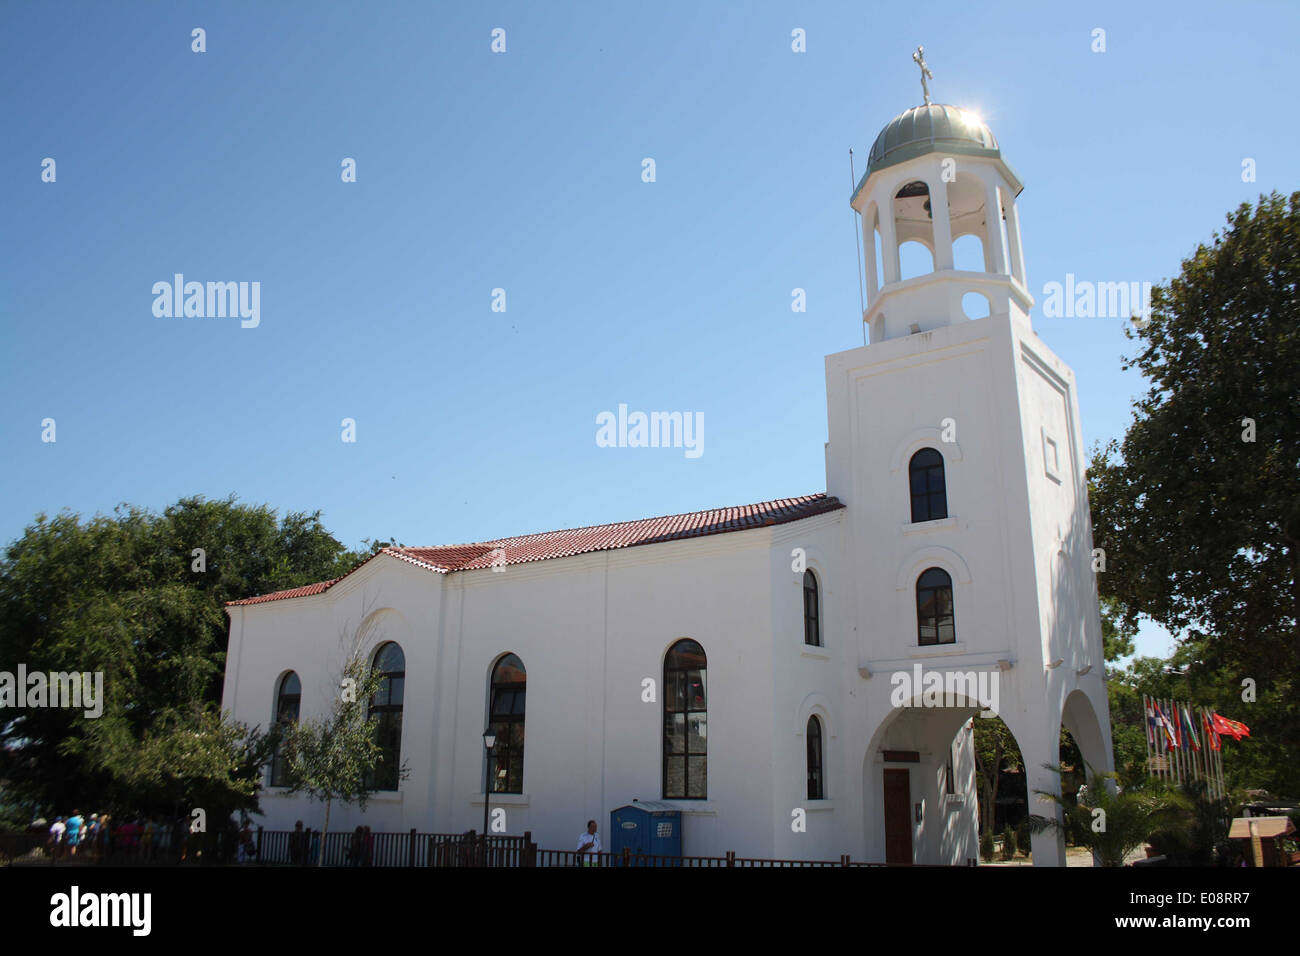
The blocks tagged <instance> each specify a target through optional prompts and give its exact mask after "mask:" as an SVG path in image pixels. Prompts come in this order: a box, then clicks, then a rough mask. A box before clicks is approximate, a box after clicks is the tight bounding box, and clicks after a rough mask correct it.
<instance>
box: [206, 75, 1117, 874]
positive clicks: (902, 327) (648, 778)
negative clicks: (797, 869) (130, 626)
mask: <svg viewBox="0 0 1300 956" xmlns="http://www.w3.org/2000/svg"><path fill="white" fill-rule="evenodd" d="M1021 189H1022V186H1021V182H1020V179H1019V178H1018V177H1017V175H1016V174H1015V173H1014V172H1013V171H1012V169H1011V168H1010V167H1009V166H1008V165H1007V163H1006V162H1005V161H1004V159H1003V156H1002V153H1001V150H1000V149H999V147H998V144H997V141H996V140H995V139H994V137H993V134H992V133H991V132H990V130H989V128H988V127H987V126H986V125H985V124H984V123H983V122H982V121H981V120H980V119H979V118H978V117H977V116H975V115H973V114H972V113H969V112H966V111H963V110H961V109H958V108H955V107H952V106H942V105H931V103H930V102H929V95H928V93H927V95H926V103H925V105H922V106H917V107H914V108H912V109H909V110H907V111H906V112H904V113H902V114H900V115H899V116H898V117H896V118H895V119H893V120H892V121H891V122H890V123H889V124H888V125H887V126H886V127H885V128H884V129H883V130H882V131H881V133H880V135H879V136H878V137H877V138H876V140H875V144H874V146H873V147H872V149H871V153H870V157H869V161H868V166H867V169H866V172H865V174H864V175H863V177H862V180H861V182H860V183H859V184H858V186H857V188H856V190H855V191H854V193H853V196H852V198H851V203H852V207H853V209H854V210H856V211H857V213H859V214H860V216H861V224H862V238H863V240H864V245H865V251H866V262H865V267H866V278H867V290H868V301H867V307H866V311H865V312H864V314H863V321H864V322H865V323H866V326H867V329H868V330H869V331H870V344H869V345H866V346H863V347H861V348H853V349H849V350H848V351H844V352H838V353H836V354H834V355H829V356H827V357H826V359H825V363H826V392H827V421H828V437H829V441H828V442H827V445H826V491H825V493H817V494H810V495H806V496H803V497H797V498H786V499H780V500H776V501H767V502H761V503H758V504H749V505H741V506H737V507H732V508H719V509H715V510H709V511H700V512H695V513H692V514H682V515H672V516H667V517H661V518H649V519H643V520H639V521H629V522H625V523H620V524H610V525H600V526H596V527H587V528H577V529H572V530H565V531H553V532H548V533H545V534H528V535H522V536H520V537H514V538H505V539H502V540H496V541H484V542H480V543H477V544H463V545H450V546H442V547H429V548H407V547H392V548H386V549H384V550H382V551H381V552H379V553H378V554H376V555H375V556H374V557H372V558H371V559H370V560H368V561H366V562H365V563H363V564H362V565H360V566H359V567H357V568H356V569H354V570H353V571H351V572H350V573H348V574H347V575H345V576H344V577H342V578H339V579H337V580H334V581H328V582H322V583H320V584H314V585H311V586H308V587H302V588H296V589H294V590H290V591H284V592H280V593H276V594H268V595H263V596H260V597H255V598H250V599H247V600H242V601H235V602H232V603H231V605H230V606H229V607H228V613H229V616H230V641H229V650H228V656H227V662H226V675H225V687H224V702H223V705H224V707H225V708H226V709H227V710H228V711H230V713H231V715H232V716H233V717H234V719H236V720H238V721H241V722H243V723H246V724H249V725H260V726H262V727H266V726H268V725H269V724H270V723H271V722H272V721H274V720H275V719H277V718H279V717H283V718H285V719H291V718H293V717H300V718H309V717H315V716H319V715H322V714H324V713H326V712H328V711H329V710H330V708H331V706H332V703H333V700H334V699H335V697H336V695H337V694H338V693H339V690H338V686H339V685H338V680H339V674H340V668H341V666H342V664H343V660H344V657H345V655H346V654H347V652H348V647H349V643H348V642H349V640H353V639H359V640H360V641H361V642H362V643H363V644H364V650H365V653H366V654H367V655H368V656H369V658H370V659H371V660H372V661H373V662H374V665H375V666H377V667H378V668H379V669H380V670H382V671H383V672H384V673H385V675H386V679H385V687H384V690H383V692H382V693H381V694H380V696H379V698H378V699H377V700H376V702H375V709H376V710H377V711H378V713H379V717H380V721H381V728H382V733H383V742H384V745H385V747H386V748H387V750H388V752H389V753H390V754H394V755H399V756H400V760H401V762H402V763H404V764H405V765H406V766H407V767H408V768H409V774H408V775H407V776H406V778H405V779H402V780H400V781H399V780H397V779H395V775H393V774H392V773H391V770H392V767H393V764H392V762H390V763H388V764H387V765H386V770H385V771H384V772H382V773H381V774H380V777H381V779H380V780H379V785H380V787H381V790H380V791H379V792H378V793H377V794H375V796H374V797H373V798H372V800H371V802H370V805H369V807H368V809H367V810H366V812H365V813H364V814H362V813H361V812H360V811H358V810H357V809H356V808H354V807H353V808H349V807H338V806H337V805H336V806H335V808H334V811H333V814H332V821H331V829H332V830H333V829H340V828H341V829H350V828H352V827H354V826H356V825H359V824H363V823H364V824H365V825H369V826H370V827H371V828H372V829H373V830H375V831H405V830H409V829H411V828H415V829H417V830H419V831H421V832H444V833H445V832H463V831H465V830H468V829H470V828H475V829H478V828H481V827H482V821H483V810H484V799H485V796H484V791H485V789H486V790H487V791H489V792H488V794H487V796H488V799H489V800H490V806H491V808H492V809H493V810H497V809H502V810H504V811H505V817H504V826H505V831H506V832H508V833H512V834H521V833H523V832H524V831H526V830H528V831H532V834H533V839H534V841H535V842H536V843H537V844H538V845H539V846H541V847H543V848H547V849H572V848H573V845H574V841H575V838H576V835H577V834H578V833H579V832H581V831H582V830H583V829H584V828H585V824H586V821H587V820H588V819H590V818H595V819H596V820H597V822H598V824H599V826H600V832H601V834H602V838H603V839H604V840H605V841H606V846H608V845H609V834H608V832H607V831H608V827H609V819H610V817H609V814H610V811H611V810H613V809H615V808H618V807H621V806H624V805H626V804H629V803H631V802H632V801H634V800H638V801H643V802H644V801H656V802H659V803H667V804H671V805H672V806H673V807H676V808H678V809H680V810H681V812H682V837H683V839H682V851H683V853H685V854H688V855H702V856H721V855H723V854H725V853H726V852H727V851H735V852H736V853H737V855H738V856H742V857H765V858H784V859H804V860H808V859H822V860H836V859H839V857H840V855H841V854H849V855H850V856H851V857H852V858H853V859H854V860H866V861H873V862H897V863H950V864H964V863H966V862H967V861H969V860H972V859H976V858H978V855H979V854H978V847H977V842H978V840H977V798H976V783H975V766H974V756H973V749H972V738H973V731H972V727H973V724H974V722H975V721H976V720H979V719H981V718H980V717H979V714H980V712H981V711H984V710H993V711H996V713H997V714H998V715H999V716H1000V717H1001V718H1002V719H1003V720H1004V721H1005V722H1006V724H1007V725H1008V727H1009V728H1010V730H1011V732H1012V733H1013V734H1014V736H1015V738H1016V740H1017V742H1018V744H1019V746H1020V748H1021V750H1022V752H1023V754H1024V757H1025V763H1026V766H1027V784H1028V792H1029V793H1030V794H1031V805H1030V811H1031V812H1033V813H1038V814H1045V815H1050V814H1051V813H1052V812H1053V811H1052V809H1051V808H1050V805H1049V804H1046V803H1042V802H1038V801H1036V800H1035V799H1034V798H1033V797H1032V793H1033V791H1034V790H1053V789H1055V788H1057V787H1058V786H1059V781H1058V778H1057V777H1056V775H1055V774H1053V773H1051V772H1050V771H1048V770H1046V769H1044V768H1043V765H1044V764H1056V763H1058V762H1059V750H1058V741H1059V732H1060V728H1061V726H1062V725H1064V726H1065V727H1066V728H1068V729H1069V730H1070V732H1071V733H1072V734H1073V736H1074V738H1075V740H1076V741H1077V743H1078V744H1079V747H1080V749H1081V751H1082V754H1083V756H1084V758H1085V760H1087V761H1088V762H1089V763H1090V764H1091V765H1092V766H1093V767H1094V768H1096V769H1098V770H1110V769H1111V768H1112V766H1113V763H1112V756H1111V743H1110V730H1109V728H1110V719H1109V714H1108V709H1107V703H1106V687H1105V671H1104V666H1103V657H1102V640H1101V622H1100V618H1099V613H1098V603H1097V588H1096V581H1095V577H1094V571H1093V553H1092V549H1093V543H1092V534H1091V530H1090V528H1089V518H1088V504H1087V498H1086V489H1085V478H1084V465H1085V459H1084V449H1083V444H1082V437H1081V434H1080V426H1079V411H1078V401H1077V395H1076V391H1075V380H1074V374H1073V372H1072V371H1071V370H1070V369H1069V368H1068V367H1067V366H1066V364H1065V363H1064V362H1062V361H1061V360H1060V359H1059V358H1058V357H1057V356H1056V355H1054V354H1053V353H1052V351H1051V350H1050V349H1049V348H1048V347H1047V346H1046V345H1045V344H1044V343H1043V342H1042V341H1041V340H1040V339H1039V338H1038V336H1037V335H1036V334H1035V333H1034V331H1033V329H1032V328H1031V326H1030V321H1029V312H1030V309H1031V307H1032V305H1033V299H1032V298H1031V296H1030V294H1029V291H1028V284H1027V281H1026V278H1025V261H1024V254H1023V250H1022V247H1021V232H1020V223H1019V219H1018V216H1017V210H1016V197H1017V195H1018V194H1019V193H1020V191H1021ZM906 242H916V243H920V244H921V245H922V246H924V247H925V249H926V250H928V251H929V253H930V256H931V258H932V261H933V270H932V271H929V272H927V273H925V274H921V275H917V276H914V277H912V278H908V279H902V278H901V272H900V254H899V247H900V246H901V245H902V244H903V243H906ZM972 242H973V243H974V246H975V247H978V250H979V253H978V254H977V256H976V260H975V262H974V263H973V264H974V265H975V268H965V269H958V268H955V266H954V248H955V247H958V248H962V246H959V244H964V245H965V246H971V244H972ZM980 256H982V268H981V267H979V266H980V261H979V259H980ZM968 264H969V263H968ZM972 293H973V294H974V296H972V295H971V294H972ZM972 301H975V302H977V303H979V304H980V306H981V308H979V309H973V310H971V311H972V313H976V314H978V313H984V314H982V315H980V317H976V318H970V317H968V314H967V312H966V309H967V308H969V304H970V303H971V302H972ZM932 675H936V676H932ZM918 677H919V678H920V680H918V679H917V678H918ZM935 681H943V682H944V687H945V690H947V691H949V692H951V693H948V694H947V695H936V694H934V693H925V691H926V690H927V689H930V690H933V688H934V687H935V686H936V685H935V683H934V682H935ZM976 698H978V699H976ZM489 727H490V728H492V730H493V731H494V732H495V734H496V744H495V746H494V747H493V749H492V751H491V752H490V753H488V752H486V751H485V747H484V739H483V735H484V732H485V730H487V729H488V728H489ZM280 777H281V768H280V767H278V766H272V767H271V768H270V770H269V772H268V778H267V784H268V785H267V787H266V788H265V789H264V792H263V797H262V808H263V810H264V812H265V814H266V818H265V819H264V820H263V821H262V823H263V825H265V826H267V827H270V828H276V829H289V828H291V827H292V826H293V823H294V821H295V820H299V819H301V820H303V821H304V822H305V823H306V824H307V825H308V826H312V827H316V828H319V827H320V825H321V821H322V818H323V807H322V805H321V804H319V803H311V802H309V801H308V800H307V798H306V797H302V796H289V795H288V794H287V793H286V791H285V789H284V788H283V787H282V786H280V785H279V784H280V783H281V782H282V781H281V779H280ZM1033 852H1034V862H1035V863H1036V864H1039V865H1063V864H1064V851H1063V846H1062V844H1061V841H1060V838H1059V837H1057V836H1055V835H1053V834H1051V833H1045V834H1038V835H1035V836H1034V839H1033Z"/></svg>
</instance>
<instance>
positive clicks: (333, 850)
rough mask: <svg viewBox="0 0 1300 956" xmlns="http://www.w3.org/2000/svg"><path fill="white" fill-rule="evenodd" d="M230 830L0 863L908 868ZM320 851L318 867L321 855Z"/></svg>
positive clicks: (12, 841)
mask: <svg viewBox="0 0 1300 956" xmlns="http://www.w3.org/2000/svg"><path fill="white" fill-rule="evenodd" d="M239 844H240V840H239V835H238V834H236V833H234V832H233V831H222V832H219V833H214V834H210V835H209V834H177V837H176V839H166V840H163V841H160V842H159V843H158V844H157V845H141V844H140V843H139V842H138V841H137V840H134V839H129V840H127V841H123V840H122V839H120V836H118V835H110V836H109V838H107V839H105V838H103V837H102V836H101V838H100V839H98V840H95V841H89V842H87V843H85V844H83V845H82V846H80V847H79V848H78V851H77V855H76V856H75V857H73V855H72V854H71V853H70V852H69V850H70V848H69V847H66V846H63V847H58V846H51V845H50V844H49V842H48V837H47V835H46V834H44V833H39V832H37V833H0V865H4V864H6V863H18V864H23V863H45V864H51V863H70V862H75V863H78V864H83V865H90V864H105V865H110V866H132V865H135V866H175V865H178V864H208V863H211V864H230V863H245V864H256V865H270V866H276V865H279V866H316V865H318V864H320V865H324V866H331V867H353V866H355V867H483V866H494V867H568V866H582V867H765V868H776V867H781V868H787V867H836V866H838V867H885V866H905V865H908V864H887V863H864V862H860V861H854V860H851V859H849V856H848V854H843V855H841V856H840V858H839V859H838V860H775V859H761V858H757V857H739V856H737V855H736V854H735V853H734V852H728V853H727V854H726V855H724V856H651V855H646V854H641V853H633V852H631V851H630V850H623V851H622V852H621V853H588V854H583V853H578V852H577V851H576V850H543V849H539V848H538V846H537V844H535V843H534V842H533V840H532V833H531V831H528V832H525V833H524V834H523V835H522V836H512V835H506V834H489V835H488V837H487V839H486V841H484V839H483V837H482V835H480V834H476V833H475V832H474V831H472V830H471V831H469V832H468V833H420V832H418V831H416V830H408V831H406V832H404V833H403V832H396V833H366V832H365V831H362V832H361V833H357V832H356V831H351V832H349V831H346V830H341V831H338V832H335V833H328V834H325V837H324V840H323V841H322V839H321V834H320V833H319V832H317V831H313V830H297V831H295V830H266V829H262V828H260V827H259V828H258V829H257V830H255V831H253V832H252V840H251V841H250V842H246V843H245V844H244V849H243V851H242V852H241V850H240V845H239ZM322 853H323V854H324V860H323V863H322V861H321V855H322ZM972 862H973V861H972Z"/></svg>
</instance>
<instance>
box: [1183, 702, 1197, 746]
mask: <svg viewBox="0 0 1300 956" xmlns="http://www.w3.org/2000/svg"><path fill="white" fill-rule="evenodd" d="M1181 709H1182V715H1183V726H1184V727H1185V728H1186V729H1187V742H1188V743H1189V744H1191V745H1192V749H1193V750H1196V751H1199V750H1200V749H1201V742H1200V740H1198V739H1197V737H1196V722H1195V721H1193V720H1192V712H1191V711H1190V710H1188V709H1187V705H1186V704H1183V705H1182V708H1181Z"/></svg>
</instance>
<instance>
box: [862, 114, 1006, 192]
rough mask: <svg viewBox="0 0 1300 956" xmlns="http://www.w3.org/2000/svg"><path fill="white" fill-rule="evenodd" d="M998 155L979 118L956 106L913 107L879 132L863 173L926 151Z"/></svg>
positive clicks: (991, 138)
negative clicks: (865, 170)
mask: <svg viewBox="0 0 1300 956" xmlns="http://www.w3.org/2000/svg"><path fill="white" fill-rule="evenodd" d="M932 152H945V153H958V154H963V155H966V156H989V157H998V156H1000V155H1001V152H1000V151H999V150H998V141H997V140H996V139H994V138H993V132H992V130H990V129H989V128H988V126H987V125H986V124H985V123H984V121H983V120H982V119H980V118H979V117H978V116H977V115H975V114H974V113H971V112H969V111H967V110H963V109H961V108H959V107H956V106H945V105H940V104H934V105H931V106H914V107H912V108H911V109H910V110H907V111H906V112H903V113H899V114H898V115H897V116H895V117H894V118H893V119H892V120H890V121H889V124H888V125H887V126H886V127H885V128H884V129H882V130H881V131H880V135H879V136H877V137H876V142H875V143H874V144H873V145H872V147H871V155H870V156H869V157H868V158H867V172H866V175H868V176H869V175H871V174H872V173H874V172H875V171H876V170H878V169H884V168H885V167H887V166H893V165H894V164H895V163H901V162H904V161H906V160H909V159H915V158H916V157H917V156H923V155H925V154H926V153H932Z"/></svg>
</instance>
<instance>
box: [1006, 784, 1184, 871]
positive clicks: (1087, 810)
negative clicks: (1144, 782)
mask: <svg viewBox="0 0 1300 956" xmlns="http://www.w3.org/2000/svg"><path fill="white" fill-rule="evenodd" d="M1043 766H1044V767H1046V768H1047V769H1048V770H1050V771H1052V772H1053V773H1055V774H1060V772H1061V768H1060V767H1059V766H1055V765H1053V764H1043ZM1087 769H1088V787H1087V794H1086V796H1085V797H1084V801H1085V802H1084V803H1077V802H1075V801H1074V800H1072V799H1067V798H1065V797H1062V796H1061V795H1060V794H1059V793H1049V792H1048V791H1046V790H1035V791H1034V793H1035V794H1037V795H1038V796H1039V798H1040V799H1042V800H1045V801H1047V802H1050V803H1055V804H1056V805H1057V806H1059V807H1060V808H1061V810H1062V819H1060V820H1058V819H1056V818H1055V817H1043V816H1036V815H1031V816H1030V818H1029V828H1030V830H1032V831H1033V832H1034V833H1041V832H1043V831H1046V830H1056V831H1059V832H1061V833H1069V834H1070V835H1071V836H1073V837H1074V839H1075V841H1076V843H1077V844H1078V845H1080V846H1084V847H1087V848H1088V849H1089V850H1091V851H1092V853H1093V856H1094V857H1095V858H1096V859H1098V860H1099V861H1100V862H1101V865H1102V866H1123V865H1124V857H1125V856H1127V855H1128V854H1129V853H1131V852H1132V851H1133V850H1136V849H1137V848H1138V847H1140V846H1142V845H1144V844H1145V843H1146V842H1147V839H1148V838H1149V837H1150V835H1151V834H1152V833H1154V832H1157V831H1161V830H1169V829H1172V828H1175V827H1179V826H1185V825H1186V824H1187V822H1188V816H1189V813H1190V802H1189V801H1188V799H1187V798H1186V797H1185V796H1183V795H1182V794H1178V793H1174V792H1159V791H1149V790H1127V791H1124V792H1118V791H1116V790H1114V789H1112V787H1111V786H1110V785H1109V784H1110V783H1111V782H1112V781H1114V780H1115V779H1116V775H1115V774H1114V773H1097V772H1096V771H1094V770H1093V769H1092V767H1091V766H1088V768H1087Z"/></svg>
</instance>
